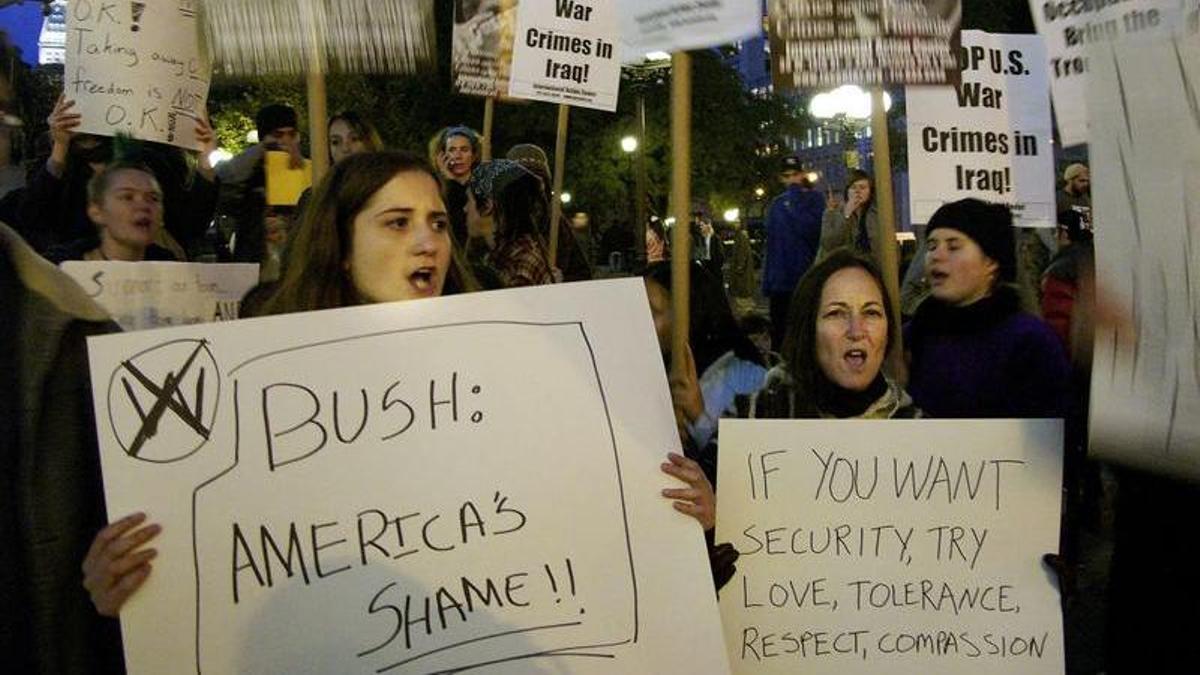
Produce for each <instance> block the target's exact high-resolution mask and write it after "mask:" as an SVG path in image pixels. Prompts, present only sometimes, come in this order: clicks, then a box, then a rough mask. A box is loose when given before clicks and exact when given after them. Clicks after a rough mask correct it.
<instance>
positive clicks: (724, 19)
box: [616, 0, 762, 63]
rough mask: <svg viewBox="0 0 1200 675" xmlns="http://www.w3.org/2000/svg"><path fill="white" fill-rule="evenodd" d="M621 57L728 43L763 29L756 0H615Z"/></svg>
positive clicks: (638, 58)
mask: <svg viewBox="0 0 1200 675" xmlns="http://www.w3.org/2000/svg"><path fill="white" fill-rule="evenodd" d="M616 5H617V11H618V13H619V15H620V17H621V42H622V45H623V49H622V52H623V53H622V56H621V58H622V60H624V61H625V62H627V63H629V62H633V63H640V62H641V61H642V59H643V58H644V57H645V55H646V54H647V53H648V52H656V51H658V52H674V51H680V50H685V49H701V48H704V47H715V46H717V45H723V44H729V43H732V42H736V41H737V40H741V39H743V38H746V37H753V36H757V35H759V34H761V33H762V8H761V7H760V5H759V0H705V1H704V2H680V0H617V2H616Z"/></svg>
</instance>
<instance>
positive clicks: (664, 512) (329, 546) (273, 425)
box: [88, 280, 729, 675]
mask: <svg viewBox="0 0 1200 675" xmlns="http://www.w3.org/2000/svg"><path fill="white" fill-rule="evenodd" d="M88 352H89V357H90V360H91V372H92V376H93V379H92V382H93V385H94V400H95V405H96V413H97V414H96V420H97V432H98V434H99V438H100V445H101V463H102V467H103V469H104V488H105V495H106V500H107V505H108V508H109V511H110V513H113V514H123V513H129V512H132V511H138V510H141V511H145V512H146V513H147V514H148V516H149V518H150V519H151V520H153V521H155V522H158V523H161V524H162V525H163V530H162V532H161V533H160V534H159V535H158V537H157V538H156V539H155V542H154V546H155V547H156V548H157V549H158V552H159V554H158V556H157V558H155V560H154V571H153V572H152V573H151V575H150V577H149V578H148V579H147V582H146V585H145V586H143V587H142V588H141V589H139V590H138V592H137V594H135V595H134V596H133V597H132V598H131V600H130V602H129V603H128V604H127V605H126V606H125V607H124V608H123V609H122V611H121V622H122V635H123V639H124V641H125V655H126V663H127V665H128V666H129V672H130V673H133V674H134V675H138V674H141V673H154V674H157V673H177V672H196V673H205V674H206V675H217V674H221V673H406V674H407V673H420V674H425V673H443V672H462V671H467V670H470V671H475V672H487V673H587V674H591V673H671V672H687V673H701V674H705V675H723V674H727V673H728V672H729V670H728V668H729V665H728V662H727V660H726V658H725V651H724V647H723V644H722V640H721V626H720V617H719V614H718V611H717V606H716V600H715V598H714V596H713V592H712V578H711V574H710V571H709V568H708V561H707V556H706V555H705V552H704V540H703V536H702V533H701V530H700V525H699V523H697V522H696V521H695V520H694V519H692V518H691V517H689V516H686V515H684V514H682V513H679V512H677V511H675V510H674V509H673V508H672V507H671V503H670V502H669V501H668V500H666V499H664V498H663V497H662V495H661V490H662V488H663V487H665V486H668V485H671V484H675V485H679V483H678V482H677V481H675V480H674V479H671V478H669V477H667V476H666V475H664V474H663V473H662V471H661V470H660V468H659V467H660V464H661V462H662V461H663V460H664V459H665V453H666V452H667V450H668V449H669V448H672V447H675V448H678V447H679V438H678V433H677V431H676V430H675V425H674V424H673V415H672V413H671V402H670V397H669V394H668V389H667V382H666V376H665V374H664V373H663V369H662V360H661V357H660V356H659V353H658V348H657V342H656V340H655V338H654V332H653V321H652V320H651V318H650V314H649V309H648V304H647V301H646V295H645V290H644V288H643V286H642V283H641V282H640V281H636V280H620V281H608V282H597V283H592V284H568V285H564V286H543V287H538V288H531V289H514V290H509V291H497V292H494V293H483V294H469V295H459V296H453V297H447V298H439V299H435V300H411V301H408V302H402V303H392V304H386V305H374V306H369V307H355V308H346V309H340V310H330V311H326V312H320V313H300V314H293V315H288V316H278V317H266V318H261V319H250V320H244V321H233V322H225V323H211V324H202V325H196V326H190V327H180V328H168V329H163V330H156V331H141V332H137V333H129V334H126V335H119V336H106V337H103V338H96V339H93V340H91V341H90V342H89V344H88ZM706 589H707V590H706ZM681 635H686V636H687V637H688V639H687V640H681V639H679V636H681Z"/></svg>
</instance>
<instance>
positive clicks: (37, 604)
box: [0, 224, 125, 675]
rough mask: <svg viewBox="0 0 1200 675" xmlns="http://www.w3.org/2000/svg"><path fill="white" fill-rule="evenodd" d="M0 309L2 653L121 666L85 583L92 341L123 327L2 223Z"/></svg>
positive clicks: (57, 666)
mask: <svg viewBox="0 0 1200 675" xmlns="http://www.w3.org/2000/svg"><path fill="white" fill-rule="evenodd" d="M0 315H3V316H4V321H3V326H2V328H0V373H3V376H4V380H3V382H4V384H5V386H3V387H0V550H2V551H3V554H2V555H0V654H3V656H2V657H0V662H3V664H4V670H5V672H11V673H56V674H62V675H93V674H99V675H110V674H111V675H116V674H118V673H124V672H125V668H124V664H123V662H122V658H121V635H120V630H119V626H118V624H117V622H116V621H113V620H111V619H106V618H103V617H100V616H98V615H97V614H96V612H95V610H94V609H93V608H92V606H91V603H90V602H89V600H88V593H87V592H86V591H85V590H84V589H83V588H82V587H81V586H80V585H79V561H80V560H82V559H83V558H84V555H85V554H86V552H87V550H88V545H89V542H91V540H92V536H93V535H94V534H95V533H96V531H97V530H99V529H100V528H101V527H103V526H104V491H103V487H102V483H101V480H100V455H99V451H98V449H97V445H96V426H95V421H94V418H93V417H94V415H93V407H92V398H91V397H92V383H91V377H90V374H89V373H90V371H89V370H88V359H87V338H88V337H89V336H91V335H100V334H104V333H114V332H117V331H118V330H120V329H119V328H118V327H117V325H116V324H115V323H113V322H112V320H111V319H109V318H108V314H107V313H106V312H105V311H104V310H103V309H102V308H100V307H99V306H98V305H97V304H95V302H94V301H93V300H92V299H91V298H89V297H87V294H86V293H85V292H84V291H83V289H82V288H80V286H79V285H78V284H77V283H75V281H74V280H73V279H71V278H70V277H69V276H67V275H66V274H64V273H63V272H62V271H61V270H59V269H57V268H56V267H54V266H53V265H51V264H50V263H48V262H46V261H45V260H44V259H42V258H41V257H39V256H38V254H37V253H36V252H35V251H34V250H33V248H32V247H30V246H29V245H28V244H27V243H26V242H25V241H23V240H22V239H21V237H20V236H19V235H18V234H17V233H16V232H15V231H14V230H12V229H10V228H9V227H7V226H6V225H4V224H0Z"/></svg>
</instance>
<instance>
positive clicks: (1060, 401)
mask: <svg viewBox="0 0 1200 675" xmlns="http://www.w3.org/2000/svg"><path fill="white" fill-rule="evenodd" d="M904 346H905V348H906V349H907V350H909V351H910V352H911V355H912V356H911V363H910V365H909V382H908V391H909V393H911V394H912V397H913V400H914V401H915V402H916V404H917V406H919V407H920V408H921V410H924V411H925V413H926V414H928V415H929V416H930V417H954V418H970V417H989V418H991V417H1000V418H1009V417H1012V418H1042V417H1066V415H1067V412H1068V410H1069V406H1070V381H1071V374H1070V365H1069V363H1068V362H1067V356H1066V353H1065V352H1064V350H1063V346H1062V343H1061V342H1060V341H1059V339H1058V337H1057V336H1056V335H1055V334H1054V332H1053V331H1051V330H1050V327H1049V326H1047V325H1046V324H1045V323H1043V322H1042V320H1041V319H1039V318H1037V317H1035V316H1033V315H1032V314H1026V313H1025V312H1022V311H1021V309H1020V299H1019V298H1018V296H1017V293H1016V291H1015V290H1014V289H1012V288H1011V287H1009V286H1002V287H1001V288H1000V289H998V290H997V292H996V293H994V294H992V295H991V296H989V297H987V298H984V299H982V300H980V301H978V302H975V303H973V304H971V305H969V306H967V307H951V306H949V305H946V304H945V303H943V302H941V301H939V300H937V298H934V297H930V298H928V299H927V300H926V301H925V302H923V303H921V305H920V307H919V308H918V309H917V313H916V316H914V317H913V320H912V321H911V322H909V324H908V325H907V326H906V327H905V335H904Z"/></svg>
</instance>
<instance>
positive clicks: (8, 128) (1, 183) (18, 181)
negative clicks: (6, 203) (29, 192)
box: [0, 109, 25, 201]
mask: <svg viewBox="0 0 1200 675" xmlns="http://www.w3.org/2000/svg"><path fill="white" fill-rule="evenodd" d="M20 122H21V120H20V119H19V118H17V117H15V116H13V115H10V114H5V113H4V111H3V109H0V201H3V199H4V197H5V196H6V195H7V194H8V193H9V192H12V191H13V190H18V189H20V188H23V187H25V169H24V167H22V166H21V160H20V149H19V141H18V138H19V135H18V129H19V128H20V127H19V126H17V125H19V124H20Z"/></svg>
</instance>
